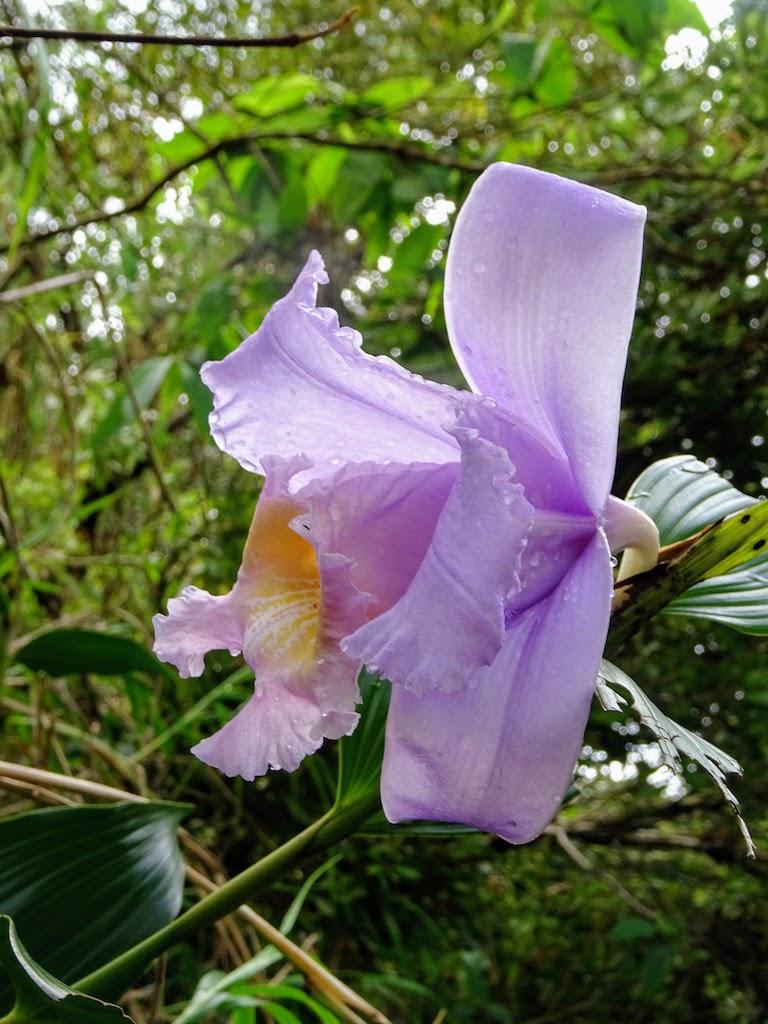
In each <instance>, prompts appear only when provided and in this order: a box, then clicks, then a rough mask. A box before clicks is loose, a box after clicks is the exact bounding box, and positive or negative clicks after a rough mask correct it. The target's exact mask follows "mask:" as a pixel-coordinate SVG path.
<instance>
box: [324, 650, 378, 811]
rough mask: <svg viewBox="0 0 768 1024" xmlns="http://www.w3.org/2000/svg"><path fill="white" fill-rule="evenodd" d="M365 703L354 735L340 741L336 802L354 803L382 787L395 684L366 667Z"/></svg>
mask: <svg viewBox="0 0 768 1024" xmlns="http://www.w3.org/2000/svg"><path fill="white" fill-rule="evenodd" d="M359 683H360V693H361V695H362V701H363V703H362V706H361V707H360V708H359V709H358V710H359V711H360V722H359V723H358V726H357V728H356V729H355V731H354V732H353V733H352V735H351V736H345V737H344V738H343V739H342V740H340V742H339V779H338V785H337V791H336V803H337V805H339V806H341V805H344V804H347V803H351V802H353V801H354V800H356V799H357V798H359V797H362V796H365V795H366V794H367V793H371V792H373V791H376V790H378V788H379V780H380V778H381V762H382V760H383V758H384V730H385V727H386V724H387V711H388V709H389V693H390V689H391V685H390V683H389V682H387V680H386V679H378V678H377V677H376V676H373V675H370V674H369V673H368V672H366V671H365V670H363V672H362V673H361V675H360V680H359Z"/></svg>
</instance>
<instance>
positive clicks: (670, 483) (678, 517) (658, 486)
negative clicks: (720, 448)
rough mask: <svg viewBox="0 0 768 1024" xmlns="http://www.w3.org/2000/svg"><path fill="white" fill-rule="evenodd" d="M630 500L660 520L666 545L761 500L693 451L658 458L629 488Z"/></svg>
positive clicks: (658, 524)
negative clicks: (747, 493) (731, 482)
mask: <svg viewBox="0 0 768 1024" xmlns="http://www.w3.org/2000/svg"><path fill="white" fill-rule="evenodd" d="M627 501H628V502H629V503H630V504H631V505H635V506H636V507H637V508H639V509H641V510H642V511H643V512H645V513H646V515H649V516H650V517H651V519H652V520H653V521H654V523H656V525H657V526H658V528H659V538H660V541H661V544H662V545H665V544H674V543H676V542H677V541H679V540H685V538H686V537H692V536H693V535H694V533H698V532H699V530H703V529H704V527H705V526H709V525H710V524H711V523H715V522H717V521H718V519H723V518H724V517H725V516H729V515H732V514H733V513H734V512H738V511H740V510H741V509H743V508H748V507H749V506H750V505H755V504H757V502H756V501H755V499H754V498H749V497H747V495H746V494H742V492H741V491H739V490H737V489H736V488H735V487H734V486H733V484H729V483H728V481H727V480H725V479H724V478H723V477H721V476H720V474H719V473H716V472H715V471H714V470H713V469H710V468H709V466H706V465H705V464H704V463H703V462H699V460H698V459H696V458H694V457H693V455H673V456H671V458H668V459H660V460H659V461H658V462H654V463H653V464H652V465H650V466H649V467H648V469H646V470H644V471H643V472H642V473H641V474H640V476H639V477H638V478H637V480H635V482H634V483H633V484H632V486H631V487H630V488H629V491H628V492H627Z"/></svg>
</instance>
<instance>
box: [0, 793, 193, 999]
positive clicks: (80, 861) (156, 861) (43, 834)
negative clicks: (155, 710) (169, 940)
mask: <svg viewBox="0 0 768 1024" xmlns="http://www.w3.org/2000/svg"><path fill="white" fill-rule="evenodd" d="M187 809H188V808H187V807H186V805H180V804H167V803H145V804H135V803H131V804H115V805H112V806H105V807H64V808H55V809H52V810H49V809H46V810H38V811H30V812H28V813H26V814H19V815H17V816H15V817H11V818H6V819H4V820H3V821H0V913H5V914H8V915H9V916H11V917H13V919H14V921H15V922H16V925H17V927H18V929H19V931H20V933H21V934H22V935H23V937H24V943H25V945H26V946H27V948H28V949H29V951H30V953H31V955H32V956H33V957H34V958H35V959H36V960H38V961H40V963H42V964H44V965H45V967H46V969H47V970H49V971H51V972H52V973H53V974H55V975H56V977H57V978H60V979H62V980H63V981H64V982H67V983H70V982H74V981H76V980H77V979H78V978H81V977H83V976H84V975H86V974H88V973H90V972H91V971H93V970H96V969H97V968H99V967H101V966H103V965H104V964H106V963H108V962H109V961H110V960H112V959H113V958H114V957H116V956H118V955H119V954H120V953H122V952H124V951H125V950H127V949H130V948H131V947H132V946H134V945H136V944H137V943H138V942H140V941H141V940H142V939H145V938H146V937H147V936H149V935H151V934H153V932H155V931H157V930H158V929H160V928H162V927H164V926H165V925H166V924H168V922H169V921H172V920H173V918H174V917H175V916H176V914H177V913H178V911H179V908H180V906H181V897H182V888H183V881H184V865H183V862H182V859H181V856H180V854H179V850H178V846H177V842H176V829H177V827H178V824H179V821H180V820H181V818H182V817H183V816H184V814H185V813H186V812H187ZM6 990H7V989H6ZM0 998H2V997H1V996H0Z"/></svg>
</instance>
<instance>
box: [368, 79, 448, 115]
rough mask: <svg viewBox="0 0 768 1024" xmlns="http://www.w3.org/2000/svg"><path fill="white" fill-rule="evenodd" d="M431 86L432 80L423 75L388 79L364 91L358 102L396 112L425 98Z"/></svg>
mask: <svg viewBox="0 0 768 1024" xmlns="http://www.w3.org/2000/svg"><path fill="white" fill-rule="evenodd" d="M432 85H433V83H432V79H431V78H426V77H425V76H424V75H405V76H404V77H402V78H389V79H387V80H386V81H385V82H377V83H376V84H375V85H372V86H370V87H369V88H368V89H366V90H365V92H363V93H361V94H360V97H359V102H360V103H364V104H370V106H372V107H379V108H381V109H383V110H397V109H399V108H400V107H405V106H407V105H408V104H409V103H413V102H414V101H415V100H419V99H421V97H422V96H426V94H427V93H428V92H429V91H430V89H432Z"/></svg>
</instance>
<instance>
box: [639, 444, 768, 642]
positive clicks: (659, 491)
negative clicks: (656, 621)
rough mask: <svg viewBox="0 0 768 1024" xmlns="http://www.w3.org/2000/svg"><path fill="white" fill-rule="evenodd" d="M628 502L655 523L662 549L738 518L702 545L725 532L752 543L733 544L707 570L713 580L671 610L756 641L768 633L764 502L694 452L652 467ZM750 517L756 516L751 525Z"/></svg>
mask: <svg viewBox="0 0 768 1024" xmlns="http://www.w3.org/2000/svg"><path fill="white" fill-rule="evenodd" d="M627 500H628V501H629V502H630V503H631V504H633V505H636V506H637V507H638V508H640V509H642V510H643V512H646V513H647V514H648V515H649V516H650V517H651V518H652V519H653V520H654V522H655V523H656V525H657V526H658V527H659V535H660V537H661V542H662V544H673V543H675V542H677V541H680V540H684V539H686V538H687V537H691V536H693V535H694V534H696V533H698V532H699V531H700V530H702V529H703V528H704V527H706V526H708V525H710V524H711V523H713V522H717V521H718V520H721V519H723V518H724V517H730V518H729V519H727V521H726V522H723V523H721V524H720V525H719V526H718V527H716V529H715V530H713V531H711V533H710V534H707V535H706V537H704V538H703V539H702V542H701V543H703V544H707V543H711V542H712V541H717V539H718V537H719V538H720V539H721V540H722V539H723V537H724V533H723V531H725V534H726V535H728V536H733V537H734V538H736V539H738V534H739V532H740V531H743V532H744V542H743V543H742V544H739V543H738V542H735V543H732V544H731V545H730V548H729V550H728V553H727V555H726V556H725V557H724V559H721V560H720V561H719V562H716V563H714V564H713V565H711V566H710V567H709V568H708V569H707V570H706V573H705V576H706V578H705V579H703V580H702V581H701V582H698V583H696V584H695V585H694V586H692V587H690V589H688V590H686V591H685V592H684V593H683V594H681V595H680V596H678V597H676V598H675V599H674V600H672V601H671V602H670V603H669V604H667V605H666V607H665V608H664V612H665V613H667V614H669V615H691V616H695V617H697V618H704V619H712V620H714V621H716V622H722V623H724V624H725V625H728V626H732V627H733V628H734V629H739V630H741V631H742V632H744V633H751V634H753V635H756V636H766V635H768V553H766V554H762V553H760V554H757V553H758V552H762V549H763V546H764V545H763V544H762V540H763V539H764V538H763V537H762V536H761V533H762V532H763V531H762V527H761V521H763V520H764V519H765V517H766V515H768V510H766V509H765V508H763V507H762V503H760V502H758V501H756V500H755V499H754V498H750V497H748V496H747V495H746V494H742V492H741V491H738V490H737V489H736V488H735V487H734V486H733V485H732V484H730V483H728V481H727V480H724V479H723V477H721V476H719V475H718V474H717V473H715V472H714V470H712V469H709V468H708V467H707V466H705V465H704V463H702V462H699V461H698V460H697V459H695V458H693V457H692V456H690V455H676V456H673V457H671V458H669V459H662V460H661V461H659V462H655V463H654V464H653V465H652V466H649V467H648V469H646V470H645V471H644V472H643V473H641V475H640V476H639V477H638V478H637V480H635V482H634V483H633V484H632V486H631V487H630V489H629V493H628V494H627ZM738 512H742V513H743V515H742V516H738V515H737V514H736V513H738ZM745 517H749V518H748V519H747V521H746V522H745V521H744V519H745ZM755 527H756V530H755Z"/></svg>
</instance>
